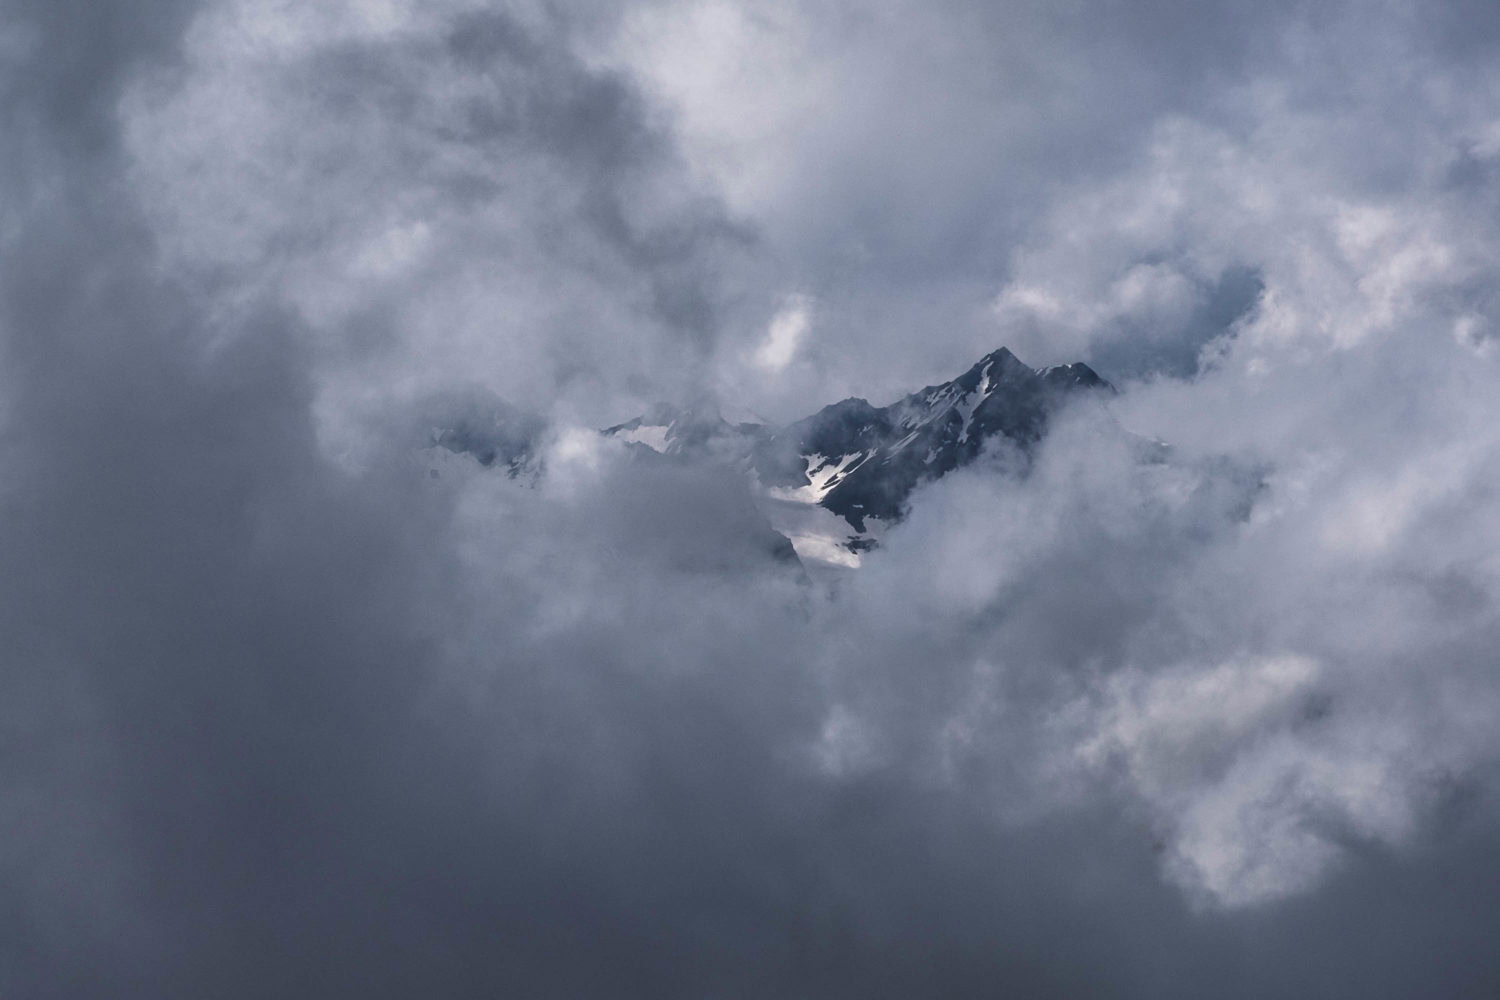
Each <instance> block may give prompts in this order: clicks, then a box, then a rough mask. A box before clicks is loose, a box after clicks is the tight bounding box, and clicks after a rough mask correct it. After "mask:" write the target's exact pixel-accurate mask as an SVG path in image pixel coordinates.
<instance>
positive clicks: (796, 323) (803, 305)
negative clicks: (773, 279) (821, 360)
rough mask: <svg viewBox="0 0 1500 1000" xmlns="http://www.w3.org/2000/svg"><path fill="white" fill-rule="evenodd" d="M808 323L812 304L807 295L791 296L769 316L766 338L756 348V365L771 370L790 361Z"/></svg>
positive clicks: (773, 370)
mask: <svg viewBox="0 0 1500 1000" xmlns="http://www.w3.org/2000/svg"><path fill="white" fill-rule="evenodd" d="M811 326H812V303H811V302H810V301H808V299H807V297H806V296H803V295H794V296H792V297H791V298H790V299H789V300H788V301H787V303H786V305H784V306H782V307H781V309H780V310H779V311H778V312H777V313H776V315H775V316H773V317H772V318H771V324H770V326H769V327H768V328H767V329H766V339H765V340H764V341H762V342H761V345H760V347H758V348H756V351H755V364H756V366H757V367H759V368H761V369H763V370H765V371H767V372H773V373H774V372H779V371H781V370H782V369H784V368H785V367H786V366H787V365H789V364H791V363H792V359H793V358H795V357H796V356H797V349H798V348H799V347H801V346H802V338H803V337H805V336H806V335H807V331H808V329H809V328H810V327H811Z"/></svg>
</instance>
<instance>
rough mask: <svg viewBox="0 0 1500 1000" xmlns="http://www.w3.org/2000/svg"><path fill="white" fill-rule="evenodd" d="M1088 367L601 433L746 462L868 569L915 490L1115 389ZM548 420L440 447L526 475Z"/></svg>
mask: <svg viewBox="0 0 1500 1000" xmlns="http://www.w3.org/2000/svg"><path fill="white" fill-rule="evenodd" d="M1113 391H1114V390H1113V387H1112V386H1111V385H1110V384H1109V383H1108V382H1106V381H1105V380H1104V379H1102V378H1100V377H1099V375H1098V374H1097V373H1096V372H1094V370H1093V369H1091V368H1090V367H1089V366H1088V365H1086V364H1083V363H1076V364H1071V365H1058V366H1054V367H1051V368H1043V369H1034V368H1031V367H1029V366H1027V365H1025V364H1024V363H1022V362H1021V361H1020V360H1019V359H1017V358H1016V356H1015V355H1014V354H1012V353H1011V352H1010V351H1009V350H1007V349H1005V348H1003V347H1002V348H1000V349H999V350H996V351H993V352H992V353H990V354H987V355H985V356H984V357H983V358H981V359H979V361H978V362H976V363H975V364H974V365H973V367H971V368H970V369H969V370H968V371H966V372H964V373H963V374H962V375H959V376H958V377H957V378H955V379H952V380H951V381H948V382H943V383H941V384H938V385H930V386H927V387H926V388H924V389H921V390H919V391H917V392H914V393H912V394H911V395H909V396H906V397H904V398H903V399H900V400H897V401H896V402H894V403H892V404H890V405H889V406H883V407H877V406H874V405H872V404H871V403H869V402H868V401H867V400H864V399H853V398H851V399H846V400H843V401H841V402H838V403H834V404H832V405H829V406H825V407H823V409H821V410H819V411H818V412H816V413H814V414H812V415H811V416H809V417H806V418H804V419H802V420H798V421H796V422H794V423H791V424H788V425H786V426H783V427H778V426H773V425H769V424H764V423H758V422H741V423H731V422H729V421H727V420H725V419H724V418H723V417H722V416H721V415H720V414H719V411H718V410H717V409H716V408H714V407H712V406H700V407H692V408H676V407H671V406H657V407H654V408H652V409H651V410H650V411H648V412H647V413H645V414H643V415H641V416H640V417H637V418H635V419H634V420H630V421H627V422H625V423H622V424H617V425H615V426H613V427H608V428H605V429H604V430H603V431H601V433H602V434H603V435H605V436H607V437H610V438H613V439H615V440H617V441H621V442H624V443H625V444H626V445H627V446H629V447H631V448H632V449H634V450H635V451H636V452H637V453H638V454H639V455H640V456H641V457H642V458H643V459H644V458H650V459H651V460H663V459H665V460H676V461H679V462H690V463H702V462H709V463H715V464H720V465H724V466H728V467H732V468H737V469H741V470H743V471H744V472H745V474H746V475H747V477H749V479H750V480H751V481H752V482H753V483H754V484H755V486H756V488H757V492H758V494H759V496H760V498H761V500H762V506H763V509H764V510H765V512H766V514H767V517H768V519H769V521H770V523H771V524H772V525H774V526H775V527H776V529H777V530H778V531H780V532H781V534H782V535H784V536H787V537H789V538H790V539H791V540H792V543H793V544H794V546H795V547H796V551H797V553H798V554H799V555H800V556H801V557H802V558H803V560H804V561H807V560H812V561H817V562H823V563H833V564H842V565H851V566H852V565H857V564H858V562H859V553H861V552H863V551H865V550H867V549H869V548H871V547H873V546H874V545H875V538H876V536H877V535H878V531H879V528H880V527H881V526H882V525H886V524H890V523H892V522H894V521H897V520H899V519H900V518H901V517H902V516H903V514H904V513H905V510H906V505H907V502H908V499H909V497H910V496H911V493H912V491H913V490H914V489H915V488H916V487H917V486H918V485H919V484H921V483H923V482H927V481H930V480H933V479H936V478H938V477H940V476H943V475H945V474H946V473H948V472H951V471H952V470H954V469H956V468H959V467H961V466H963V465H965V464H967V463H969V462H972V461H973V460H974V459H975V458H977V457H978V456H979V455H980V454H981V453H982V451H983V450H984V449H985V447H986V446H987V445H993V444H994V443H995V442H996V439H997V438H1003V439H1004V440H1005V441H1006V442H1008V443H1009V445H1011V446H1013V447H1014V448H1015V449H1016V451H1017V453H1018V454H1019V455H1021V456H1022V457H1023V458H1024V457H1025V456H1026V455H1028V454H1029V452H1030V451H1031V449H1032V448H1033V447H1034V446H1035V444H1036V443H1037V442H1038V441H1039V440H1040V439H1041V438H1042V436H1043V435H1044V434H1045V433H1046V429H1047V424H1048V421H1049V419H1050V417H1051V415H1052V414H1053V412H1054V411H1055V410H1056V409H1057V408H1058V407H1059V406H1060V405H1062V404H1063V403H1064V402H1067V401H1069V400H1072V399H1076V398H1078V397H1079V396H1080V395H1088V394H1103V393H1112V392H1113ZM539 426H540V425H539V424H538V423H536V422H535V421H534V420H526V421H518V420H517V419H499V420H488V419H487V420H479V419H476V418H475V417H473V416H468V417H466V418H465V419H464V420H462V421H461V422H459V423H457V424H456V425H454V426H450V427H444V428H440V429H439V430H437V431H436V432H435V434H434V439H433V443H434V444H436V445H439V446H442V447H444V448H447V449H448V450H450V451H454V452H460V453H465V454H469V455H472V456H473V457H474V458H475V459H477V460H478V461H479V462H480V463H481V464H484V465H497V466H500V467H502V468H505V469H506V470H507V471H508V472H510V474H512V475H515V474H516V473H517V470H520V469H525V468H532V467H534V466H535V457H534V456H535V450H536V442H537V440H538V439H539Z"/></svg>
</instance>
